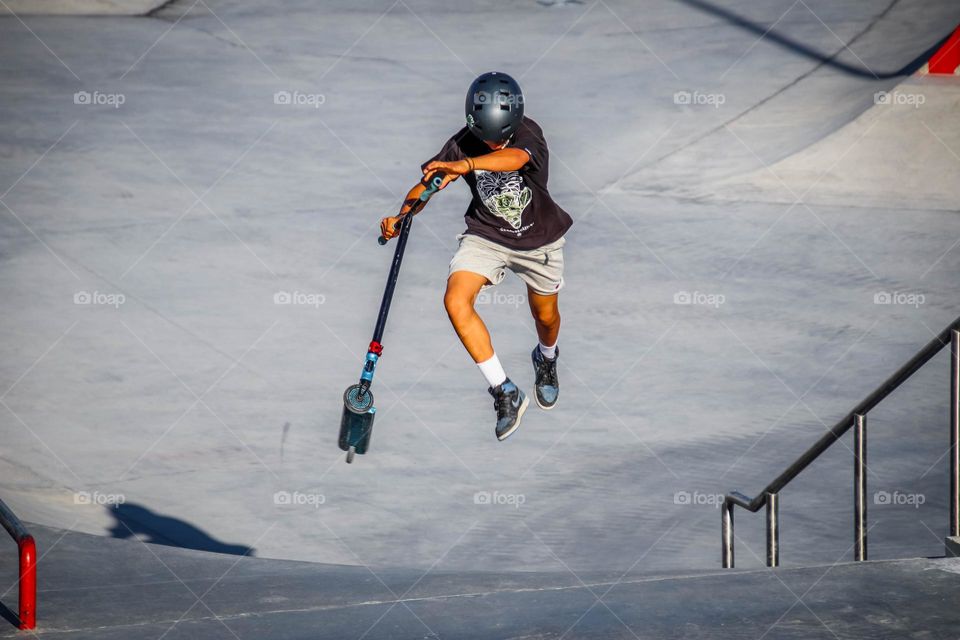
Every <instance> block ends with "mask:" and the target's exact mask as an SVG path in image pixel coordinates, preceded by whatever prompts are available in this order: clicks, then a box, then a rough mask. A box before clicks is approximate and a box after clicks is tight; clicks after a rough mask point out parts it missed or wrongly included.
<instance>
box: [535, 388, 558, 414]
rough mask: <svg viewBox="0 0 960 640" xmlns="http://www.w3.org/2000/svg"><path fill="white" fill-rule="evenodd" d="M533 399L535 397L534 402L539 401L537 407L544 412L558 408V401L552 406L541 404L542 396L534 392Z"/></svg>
mask: <svg viewBox="0 0 960 640" xmlns="http://www.w3.org/2000/svg"><path fill="white" fill-rule="evenodd" d="M533 397H534V400H536V401H537V406H538V407H540V408H541V409H543V410H544V411H550V410H551V409H553V408H554V407H555V406H557V401H556V400H555V401H554V402H553V404H551V405H546V404H542V403H541V402H540V396H538V395H537V394H536V392H534V394H533Z"/></svg>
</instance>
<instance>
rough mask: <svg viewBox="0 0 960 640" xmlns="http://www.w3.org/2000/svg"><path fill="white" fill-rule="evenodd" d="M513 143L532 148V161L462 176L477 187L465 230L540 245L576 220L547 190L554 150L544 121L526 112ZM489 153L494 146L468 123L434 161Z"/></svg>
mask: <svg viewBox="0 0 960 640" xmlns="http://www.w3.org/2000/svg"><path fill="white" fill-rule="evenodd" d="M511 147H512V148H516V149H523V150H524V151H526V152H527V153H528V154H530V161H529V162H527V164H525V165H524V166H523V167H522V168H521V169H520V170H519V171H482V170H480V169H477V170H476V171H472V172H470V173H468V174H466V175H464V176H463V177H464V179H465V180H466V181H467V184H468V185H470V191H471V193H473V200H471V202H470V206H469V207H467V212H466V213H465V214H464V216H463V217H464V220H465V221H466V223H467V230H466V233H467V234H470V235H475V236H480V237H481V238H485V239H487V240H490V241H492V242H496V243H497V244H501V245H503V246H505V247H509V248H511V249H519V250H524V251H525V250H529V249H538V248H540V247H542V246H544V245H546V244H550V243H551V242H554V241H556V240H559V239H560V238H561V237H563V234H565V233H566V232H567V229H569V228H570V226H571V225H572V224H573V220H572V219H571V218H570V215H569V214H568V213H567V212H566V211H564V210H563V209H561V208H560V207H559V206H558V205H557V203H556V202H554V201H553V198H551V197H550V192H549V191H547V176H548V172H549V159H550V153H549V151H547V142H546V140H544V139H543V131H542V130H541V129H540V125H538V124H537V123H536V122H534V121H533V120H531V119H530V118H527V117H524V119H523V122H522V123H521V124H520V127H519V128H518V130H517V133H516V135H515V136H514V137H513V139H512V140H511V141H510V143H509V144H507V148H511ZM488 153H492V151H491V149H490V147H488V146H487V145H486V144H484V142H483V141H482V140H479V139H477V138H476V137H475V136H474V135H473V134H472V133H470V130H469V129H468V128H467V127H464V128H463V129H461V130H460V131H458V132H457V133H456V134H455V135H454V136H453V137H452V138H450V139H449V140H447V143H446V144H445V145H443V149H441V150H440V153H438V154H437V155H435V156H434V157H433V158H431V161H432V160H439V161H441V162H454V161H456V160H463V159H464V158H467V157H470V158H474V157H476V156H482V155H486V154H488ZM424 165H426V163H424Z"/></svg>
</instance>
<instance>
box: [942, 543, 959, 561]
mask: <svg viewBox="0 0 960 640" xmlns="http://www.w3.org/2000/svg"><path fill="white" fill-rule="evenodd" d="M944 543H945V544H946V547H947V557H950V558H960V538H945V539H944Z"/></svg>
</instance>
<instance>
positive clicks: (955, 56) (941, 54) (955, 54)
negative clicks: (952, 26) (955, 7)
mask: <svg viewBox="0 0 960 640" xmlns="http://www.w3.org/2000/svg"><path fill="white" fill-rule="evenodd" d="M958 68H960V28H957V30H956V31H954V32H953V35H952V36H950V39H949V40H947V42H946V44H944V45H943V46H942V47H940V50H939V51H937V52H936V53H935V54H933V57H932V58H930V66H929V70H930V73H945V74H948V75H952V74H954V73H956V71H957V69H958Z"/></svg>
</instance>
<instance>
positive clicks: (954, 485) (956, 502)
mask: <svg viewBox="0 0 960 640" xmlns="http://www.w3.org/2000/svg"><path fill="white" fill-rule="evenodd" d="M958 440H960V331H958V330H957V329H954V330H953V331H951V332H950V526H949V527H947V530H948V531H949V535H950V537H951V538H953V537H957V536H960V448H958Z"/></svg>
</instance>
